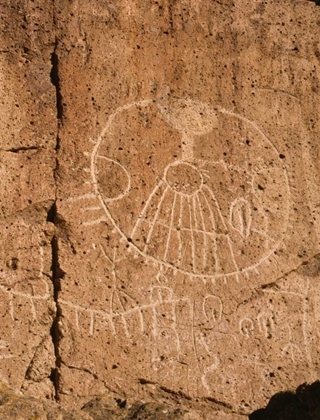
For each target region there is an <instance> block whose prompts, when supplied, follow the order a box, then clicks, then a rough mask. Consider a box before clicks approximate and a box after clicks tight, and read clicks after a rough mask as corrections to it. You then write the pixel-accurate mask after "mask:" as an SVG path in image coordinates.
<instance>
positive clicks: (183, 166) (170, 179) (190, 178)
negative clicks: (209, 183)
mask: <svg viewBox="0 0 320 420" xmlns="http://www.w3.org/2000/svg"><path fill="white" fill-rule="evenodd" d="M164 177H165V179H166V181H167V183H168V185H169V186H170V188H171V189H172V190H173V191H174V192H177V193H179V194H185V195H187V196H192V195H194V194H195V193H196V192H198V191H199V190H200V188H201V186H202V184H203V177H202V174H201V172H199V170H198V169H197V168H196V167H195V166H193V165H191V164H190V163H187V162H174V163H172V164H170V165H169V166H167V167H166V169H165V174H164Z"/></svg>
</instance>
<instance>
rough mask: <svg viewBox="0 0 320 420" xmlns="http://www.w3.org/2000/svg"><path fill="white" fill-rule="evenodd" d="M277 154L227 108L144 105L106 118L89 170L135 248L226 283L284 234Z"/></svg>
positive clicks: (285, 202) (282, 176) (286, 194)
mask: <svg viewBox="0 0 320 420" xmlns="http://www.w3.org/2000/svg"><path fill="white" fill-rule="evenodd" d="M197 127H198V129H196V128H197ZM191 128H192V129H191ZM167 139H170V141H169V140H167ZM279 154H280V153H279V151H278V150H277V149H276V147H275V146H274V144H273V143H272V142H271V141H270V140H269V139H268V138H267V137H266V136H265V135H264V133H263V132H262V131H261V130H260V129H259V127H258V126H256V125H255V123H253V122H251V121H250V120H248V119H246V118H245V117H242V116H240V115H237V114H235V113H232V112H230V111H227V110H225V109H223V108H214V109H213V108H212V107H210V106H209V105H207V104H201V103H199V102H195V101H190V100H181V99H179V100H176V101H173V102H168V103H164V102H163V101H162V102H161V103H160V102H159V103H157V102H156V101H151V100H146V101H140V102H136V103H133V104H129V105H126V106H124V107H121V108H119V109H117V110H116V111H115V113H114V114H112V115H111V116H110V118H109V120H108V123H107V124H106V126H105V128H104V130H103V131H102V133H101V135H100V137H99V138H98V140H97V143H96V146H95V147H94V150H93V153H92V159H91V173H92V177H93V184H94V185H95V189H96V194H97V196H98V197H99V199H100V202H101V205H102V207H103V209H104V210H105V212H106V214H107V216H108V217H109V219H110V220H111V222H112V223H113V225H114V226H115V228H116V229H117V231H118V232H119V233H120V235H121V236H122V237H123V239H125V240H126V241H128V243H129V246H130V248H131V249H134V250H135V251H136V252H138V253H139V254H141V255H143V256H145V257H146V258H147V259H151V260H153V261H155V262H157V263H159V264H164V265H165V266H168V267H171V268H173V269H176V270H179V271H181V272H183V273H186V274H189V275H191V276H195V277H211V278H219V277H223V278H225V277H226V276H233V275H237V274H239V273H243V272H246V271H248V270H253V269H257V267H258V266H259V265H260V264H261V263H263V262H264V261H266V260H268V259H269V257H270V256H271V255H272V254H273V253H274V251H275V250H276V249H277V248H278V247H279V245H280V243H281V241H282V238H283V236H284V234H285V232H286V229H287V224H288V216H289V208H290V191H289V183H288V176H287V172H286V168H285V166H284V162H283V160H281V159H280V158H279Z"/></svg>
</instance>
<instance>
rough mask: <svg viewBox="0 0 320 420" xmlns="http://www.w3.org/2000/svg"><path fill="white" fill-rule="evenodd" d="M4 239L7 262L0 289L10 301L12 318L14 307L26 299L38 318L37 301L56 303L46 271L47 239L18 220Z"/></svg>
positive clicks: (12, 316)
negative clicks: (28, 245) (8, 250)
mask: <svg viewBox="0 0 320 420" xmlns="http://www.w3.org/2000/svg"><path fill="white" fill-rule="evenodd" d="M17 238H18V240H17ZM3 243H4V244H6V247H5V248H4V249H3V250H2V252H3V253H4V254H5V255H3V258H2V261H6V263H5V265H3V267H2V268H1V270H0V291H1V292H2V294H3V296H4V297H5V299H6V301H7V303H8V307H9V313H10V317H11V320H12V321H15V307H16V306H17V305H20V301H23V302H24V304H25V307H26V308H28V312H29V314H30V318H31V319H33V320H35V321H36V320H38V315H37V304H38V303H40V304H41V302H48V303H49V302H50V305H51V306H54V303H53V297H52V291H51V290H50V283H49V280H48V279H47V278H46V276H45V275H44V271H45V268H44V257H45V255H44V253H45V245H44V239H43V238H42V237H41V234H39V233H38V231H37V229H36V228H34V227H32V226H29V225H27V224H25V223H24V222H23V223H21V222H17V223H14V224H13V225H12V226H11V229H8V230H7V232H6V234H5V235H3ZM26 244H30V248H26ZM7 247H8V248H10V252H8V253H7ZM30 253H31V254H32V259H31V260H30V258H29V257H30Z"/></svg>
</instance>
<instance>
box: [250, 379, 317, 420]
mask: <svg viewBox="0 0 320 420" xmlns="http://www.w3.org/2000/svg"><path fill="white" fill-rule="evenodd" d="M319 419H320V382H319V381H316V382H314V383H313V384H311V385H307V384H303V385H300V386H299V387H298V388H297V390H296V392H281V393H278V394H276V395H274V396H273V397H272V398H271V399H270V401H269V403H268V405H267V406H266V407H265V408H263V409H260V410H257V411H255V412H254V413H252V414H250V415H249V420H319Z"/></svg>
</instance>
